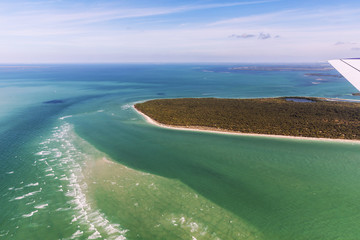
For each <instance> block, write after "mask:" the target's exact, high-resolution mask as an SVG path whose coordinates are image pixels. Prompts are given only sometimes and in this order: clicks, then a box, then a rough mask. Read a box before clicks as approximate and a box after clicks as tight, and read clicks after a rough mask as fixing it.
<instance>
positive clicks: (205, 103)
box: [134, 97, 360, 140]
mask: <svg viewBox="0 0 360 240" xmlns="http://www.w3.org/2000/svg"><path fill="white" fill-rule="evenodd" d="M134 108H135V109H136V110H137V111H139V112H140V113H142V114H144V115H145V116H148V117H149V118H150V119H152V120H154V121H155V123H159V124H160V125H162V124H164V125H165V126H171V127H177V128H178V127H182V128H190V129H200V130H212V131H224V132H234V133H245V134H265V135H280V136H293V137H309V138H330V139H351V140H360V103H357V102H344V101H329V100H327V99H325V98H315V97H280V98H258V99H220V98H180V99H155V100H150V101H146V102H143V103H137V104H135V105H134Z"/></svg>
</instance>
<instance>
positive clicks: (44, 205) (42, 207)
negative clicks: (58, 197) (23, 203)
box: [34, 203, 49, 209]
mask: <svg viewBox="0 0 360 240" xmlns="http://www.w3.org/2000/svg"><path fill="white" fill-rule="evenodd" d="M47 206H49V204H48V203H45V204H41V205H38V206H35V207H34V208H36V209H44V208H46V207H47Z"/></svg>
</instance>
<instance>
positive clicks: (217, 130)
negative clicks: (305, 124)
mask: <svg viewBox="0 0 360 240" xmlns="http://www.w3.org/2000/svg"><path fill="white" fill-rule="evenodd" d="M296 98H298V99H300V100H301V99H313V100H315V101H317V100H318V98H302V97H296ZM270 99H272V98H270ZM281 99H283V98H281ZM289 99H292V98H289ZM165 100H171V99H165ZM197 100H198V99H197ZM220 100H221V99H220ZM151 101H157V100H151ZM160 101H161V100H160ZM320 101H325V99H320ZM147 102H148V101H147ZM331 102H333V101H331ZM145 103H146V102H145ZM338 103H339V104H342V103H343V102H338ZM138 104H139V103H137V104H134V105H133V108H134V110H135V111H136V112H137V113H138V114H140V115H141V116H143V117H144V118H145V120H146V121H147V122H148V123H150V124H152V125H156V126H158V127H162V128H168V129H173V130H183V131H199V132H210V133H220V134H231V135H241V136H259V137H271V138H287V139H303V140H317V141H335V142H350V143H360V139H359V138H354V139H346V138H334V137H312V136H294V135H290V134H289V135H284V134H273V133H257V132H242V131H237V130H230V129H225V128H219V127H211V126H201V125H173V124H168V123H163V122H160V121H157V120H155V119H154V118H152V117H150V116H149V115H147V114H146V113H144V112H143V111H142V110H140V109H139V107H138V106H139V105H138ZM345 104H346V103H345ZM352 104H353V103H352ZM359 107H360V105H359Z"/></svg>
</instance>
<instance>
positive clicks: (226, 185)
mask: <svg viewBox="0 0 360 240" xmlns="http://www.w3.org/2000/svg"><path fill="white" fill-rule="evenodd" d="M138 118H139V121H137V122H136V123H133V124H130V125H129V126H128V127H127V129H129V128H130V129H131V128H134V132H132V133H133V134H134V133H135V136H134V135H133V137H132V138H131V137H130V136H128V135H127V134H126V133H124V132H121V133H119V132H118V133H116V134H111V133H110V132H106V131H105V129H104V130H103V131H101V132H102V134H106V136H107V137H106V138H102V137H101V136H95V135H92V134H89V133H87V136H88V137H89V140H90V141H91V142H94V143H95V145H96V146H98V147H99V148H101V149H102V150H103V151H106V152H107V153H108V154H109V155H110V156H111V157H113V158H114V159H117V160H118V161H119V162H121V163H122V164H125V165H127V166H129V167H131V168H134V169H137V170H140V171H144V172H147V173H150V174H154V175H156V176H161V177H165V178H166V179H173V180H176V181H177V182H181V183H183V184H185V185H186V186H188V187H189V188H190V189H191V190H192V191H194V192H195V193H196V194H199V195H200V196H202V197H204V198H205V199H207V200H208V201H210V202H211V203H212V204H215V205H216V206H218V207H220V208H222V209H224V210H226V212H229V213H231V214H232V218H234V217H235V218H234V219H237V220H238V221H240V222H245V223H246V226H251V228H250V229H252V230H253V231H255V232H256V234H255V235H256V236H257V237H259V238H260V239H289V237H291V239H337V238H340V239H341V238H344V237H345V238H346V239H356V236H358V235H359V229H358V227H357V224H356V223H358V222H359V221H360V214H358V213H359V210H360V209H359V208H360V207H359V205H358V204H357V201H358V199H359V197H360V192H359V191H358V186H359V184H360V180H359V179H360V178H359V177H360V176H359V171H358V170H359V168H360V162H359V147H360V145H358V144H349V143H334V142H331V143H330V142H320V141H309V140H288V139H273V138H261V137H242V136H229V135H221V134H208V133H198V132H182V131H178V130H167V129H160V128H158V127H153V126H149V125H148V124H147V123H144V122H143V120H142V119H141V117H138ZM82 127H83V128H84V129H88V128H89V127H90V126H82ZM107 127H109V126H107ZM80 129H81V128H79V129H78V131H79V134H80V135H81V130H80ZM110 129H112V128H111V127H110ZM129 141H130V142H131V143H132V144H131V146H130V145H129V144H128V145H127V144H126V142H129ZM133 143H135V144H133ZM118 144H119V146H122V147H124V148H125V149H126V151H121V154H119V152H117V151H113V149H114V148H115V146H114V145H118ZM176 185H177V184H175V183H171V184H168V185H166V184H165V187H164V188H163V191H164V192H165V193H167V192H168V191H171V190H173V189H174V188H176ZM132 194H135V195H133V197H134V198H135V199H136V198H139V199H144V196H143V195H142V192H140V193H139V195H138V196H137V195H136V192H132ZM105 196H107V194H103V192H101V193H100V194H99V195H98V198H99V199H103V200H104V197H105ZM145 196H146V195H145ZM145 198H146V199H148V197H145ZM163 198H164V201H167V199H168V197H163ZM99 201H101V200H99ZM153 201H154V200H151V202H153ZM160 201H161V200H160ZM193 201H194V200H193V199H191V198H185V199H183V200H182V202H183V204H185V205H189V204H190V205H193V204H194V203H193ZM183 204H179V205H177V204H175V206H171V207H170V208H169V209H167V210H166V211H165V212H168V211H169V210H170V209H171V210H170V211H171V212H172V211H174V212H177V211H180V212H182V211H184V212H183V213H182V214H187V213H186V210H183V208H182V207H183ZM165 209H166V207H165ZM187 210H188V209H187ZM191 212H192V213H193V214H194V215H195V216H196V215H200V214H201V210H200V208H199V207H197V208H195V209H192V210H191ZM110 215H111V214H110ZM152 215H153V214H152V213H150V216H152ZM223 215H224V214H220V216H223ZM220 216H219V214H214V215H210V216H209V219H213V221H214V220H215V221H216V219H219V221H220V222H221V223H222V225H223V226H222V227H220V229H222V231H231V230H230V229H231V224H229V223H228V222H227V221H222V220H220V219H222V218H221V217H220ZM137 221H139V219H136V222H137ZM144 222H147V220H145V221H144ZM206 223H207V222H206V221H205V223H204V224H205V225H206ZM140 225H143V224H140ZM224 229H229V230H224ZM149 231H151V230H149ZM223 238H224V239H227V238H229V236H226V235H225V237H223ZM204 239H206V238H204ZM229 239H230V238H229ZM245 239H247V238H245ZM249 239H250V238H249Z"/></svg>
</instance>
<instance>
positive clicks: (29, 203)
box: [25, 200, 35, 205]
mask: <svg viewBox="0 0 360 240" xmlns="http://www.w3.org/2000/svg"><path fill="white" fill-rule="evenodd" d="M34 203H35V200H34V201H32V202H28V203H26V204H25V205H31V204H34Z"/></svg>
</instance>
